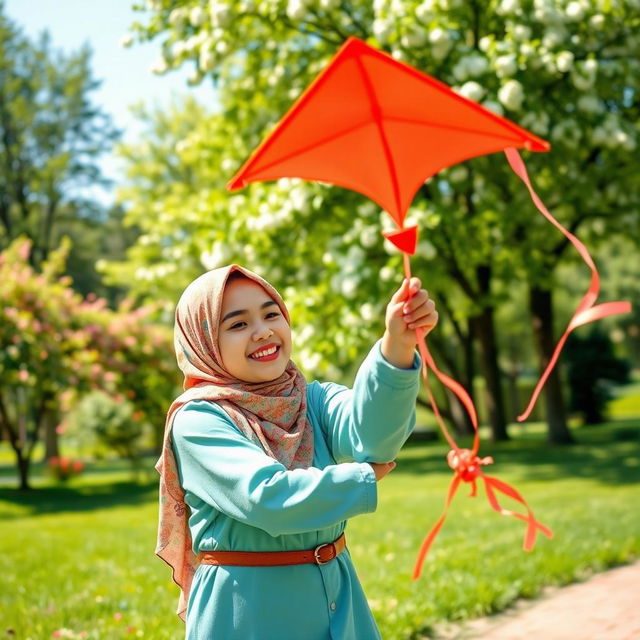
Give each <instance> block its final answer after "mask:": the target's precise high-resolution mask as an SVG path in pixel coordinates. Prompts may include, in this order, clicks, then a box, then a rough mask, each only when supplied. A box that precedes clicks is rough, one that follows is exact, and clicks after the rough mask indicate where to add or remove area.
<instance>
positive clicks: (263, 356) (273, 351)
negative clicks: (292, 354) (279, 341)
mask: <svg viewBox="0 0 640 640" xmlns="http://www.w3.org/2000/svg"><path fill="white" fill-rule="evenodd" d="M279 353H280V347H279V346H277V347H270V348H268V349H261V350H260V351H257V352H256V353H252V354H251V355H250V356H249V358H251V360H257V361H258V362H270V361H271V360H275V359H276V358H277V357H278V354H279Z"/></svg>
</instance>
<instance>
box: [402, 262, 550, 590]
mask: <svg viewBox="0 0 640 640" xmlns="http://www.w3.org/2000/svg"><path fill="white" fill-rule="evenodd" d="M403 258H404V272H405V277H406V278H407V279H408V280H410V279H411V265H410V262H409V255H408V254H407V253H404V256H403ZM416 334H417V337H418V350H419V351H420V355H421V356H422V377H423V378H424V383H425V387H426V390H427V395H428V396H429V401H430V403H431V407H432V409H433V412H434V414H435V416H436V419H437V421H438V425H439V427H440V430H441V431H442V434H443V435H444V437H445V439H446V440H447V442H448V443H449V446H450V447H451V451H449V453H448V454H447V463H448V464H449V466H450V467H451V469H452V470H453V471H454V474H455V475H454V476H453V479H452V480H451V484H450V485H449V491H448V492H447V498H446V501H445V507H444V510H443V512H442V514H441V515H440V517H439V518H438V521H437V522H436V523H435V525H434V526H433V527H432V528H431V531H430V532H429V533H428V534H427V536H426V538H425V539H424V541H423V542H422V545H421V547H420V550H419V552H418V557H417V560H416V564H415V567H414V570H413V579H414V580H417V579H418V578H419V577H420V574H421V572H422V565H423V563H424V560H425V558H426V556H427V553H428V552H429V548H430V547H431V544H432V543H433V541H434V540H435V538H436V536H437V535H438V532H439V531H440V529H441V527H442V525H443V524H444V521H445V519H446V517H447V512H448V511H449V506H450V505H451V502H452V501H453V498H454V496H455V494H456V491H457V490H458V487H459V486H460V483H461V482H468V483H469V484H471V494H470V495H471V497H474V496H475V495H476V493H477V487H476V480H477V479H478V478H481V479H482V481H483V482H484V487H485V492H486V494H487V500H488V501H489V504H490V505H491V507H492V508H493V509H494V510H495V511H497V512H498V513H500V514H501V515H503V516H512V517H514V518H518V519H519V520H522V521H524V522H526V523H527V530H526V532H525V536H524V542H523V545H522V546H523V549H524V550H525V551H531V549H533V547H534V545H535V541H536V535H537V533H538V531H540V532H542V533H543V534H544V535H545V536H547V537H548V538H551V537H553V532H552V531H551V529H549V528H548V527H546V526H545V525H543V524H541V523H540V522H538V521H537V520H536V519H535V516H534V515H533V512H532V511H531V509H530V508H529V505H528V504H527V502H526V500H525V499H524V498H523V497H522V495H520V493H519V492H518V491H517V490H516V489H514V488H513V487H511V486H510V485H508V484H507V483H506V482H503V481H502V480H499V479H498V478H495V477H493V476H488V475H485V474H484V473H483V472H482V469H481V467H482V466H485V465H488V464H492V463H493V458H491V457H490V456H487V457H484V458H480V457H479V456H478V450H479V448H480V437H479V435H478V418H477V414H476V410H475V407H474V405H473V400H472V399H471V397H470V396H469V394H468V393H467V391H466V390H465V388H464V387H463V386H462V385H461V384H460V383H458V382H456V381H455V380H454V379H453V378H450V377H449V376H447V375H446V374H444V373H442V371H440V370H439V369H438V367H437V366H436V363H435V361H434V359H433V357H432V355H431V353H430V352H429V348H428V347H427V342H426V337H425V335H424V330H423V329H422V328H421V327H418V328H417V329H416ZM428 369H431V370H432V371H433V372H434V374H435V375H436V377H437V378H438V380H439V381H440V382H441V383H442V385H443V386H444V387H445V388H447V389H449V390H450V391H451V392H452V393H453V394H454V395H455V396H456V397H457V398H458V399H459V400H460V402H461V403H462V404H463V406H464V408H465V409H466V410H467V413H468V414H469V417H470V418H471V423H472V424H473V430H474V436H473V448H472V449H461V448H460V447H458V445H457V444H456V443H455V440H454V439H453V438H452V437H451V434H450V433H449V431H448V430H447V427H446V426H445V424H444V421H443V419H442V416H441V414H440V411H439V409H438V405H437V403H436V401H435V397H434V395H433V392H432V390H431V386H430V385H429V376H428ZM496 491H499V492H501V493H503V494H504V495H506V496H508V497H509V498H512V499H513V500H515V501H516V502H519V503H520V504H522V505H523V506H524V508H525V509H526V511H527V513H526V515H524V514H522V513H518V512H517V511H511V510H509V509H503V508H502V507H501V506H500V503H499V502H498V499H497V497H496Z"/></svg>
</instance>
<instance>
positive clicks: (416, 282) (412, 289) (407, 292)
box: [391, 277, 422, 303]
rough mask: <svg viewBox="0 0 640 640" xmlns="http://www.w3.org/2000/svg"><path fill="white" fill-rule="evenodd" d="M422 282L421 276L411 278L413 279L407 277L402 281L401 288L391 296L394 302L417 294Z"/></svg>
mask: <svg viewBox="0 0 640 640" xmlns="http://www.w3.org/2000/svg"><path fill="white" fill-rule="evenodd" d="M421 286H422V283H421V282H420V278H415V277H414V278H411V281H409V280H407V279H406V278H405V279H404V280H403V281H402V284H401V285H400V288H399V289H398V290H397V291H396V292H395V293H394V294H393V296H392V297H391V302H392V303H397V302H402V301H403V300H406V299H407V298H409V297H410V296H412V295H415V294H416V293H417V292H418V291H420V287H421Z"/></svg>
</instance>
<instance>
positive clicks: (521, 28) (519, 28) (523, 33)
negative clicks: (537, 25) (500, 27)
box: [513, 24, 531, 42]
mask: <svg viewBox="0 0 640 640" xmlns="http://www.w3.org/2000/svg"><path fill="white" fill-rule="evenodd" d="M513 37H514V38H515V39H516V40H519V41H520V42H525V41H526V40H529V39H530V38H531V28H530V27H527V26H526V25H524V24H517V25H515V26H514V27H513Z"/></svg>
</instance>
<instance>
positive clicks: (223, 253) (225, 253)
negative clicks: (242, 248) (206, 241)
mask: <svg viewBox="0 0 640 640" xmlns="http://www.w3.org/2000/svg"><path fill="white" fill-rule="evenodd" d="M231 254H232V252H231V248H230V247H229V245H228V244H225V243H224V242H214V243H213V244H212V245H211V250H210V251H203V252H202V253H201V254H200V262H201V263H202V266H203V267H204V268H205V269H208V270H211V269H215V268H216V267H221V266H223V265H225V264H227V263H228V262H229V260H230V259H231Z"/></svg>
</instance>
